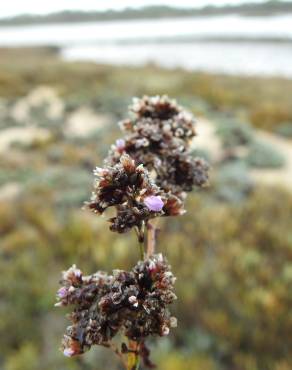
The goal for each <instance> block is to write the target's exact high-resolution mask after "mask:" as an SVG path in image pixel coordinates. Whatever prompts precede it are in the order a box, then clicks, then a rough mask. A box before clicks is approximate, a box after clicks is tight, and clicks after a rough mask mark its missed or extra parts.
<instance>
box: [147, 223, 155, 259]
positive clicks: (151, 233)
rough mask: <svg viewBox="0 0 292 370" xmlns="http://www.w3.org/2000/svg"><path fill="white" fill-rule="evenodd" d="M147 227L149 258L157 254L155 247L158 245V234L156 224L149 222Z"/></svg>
mask: <svg viewBox="0 0 292 370" xmlns="http://www.w3.org/2000/svg"><path fill="white" fill-rule="evenodd" d="M146 226H147V251H146V255H147V257H150V256H152V255H153V254H154V253H155V245H156V234H157V228H156V225H155V224H154V222H153V223H152V224H151V223H150V222H149V221H148V222H147V224H146Z"/></svg>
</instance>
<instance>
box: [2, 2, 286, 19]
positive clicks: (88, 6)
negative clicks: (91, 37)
mask: <svg viewBox="0 0 292 370" xmlns="http://www.w3.org/2000/svg"><path fill="white" fill-rule="evenodd" d="M251 1H252V2H264V1H265V0H249V1H244V0H156V1H154V0H49V1H40V0H8V1H7V0H0V18H4V17H10V16H15V15H19V14H46V13H52V12H58V11H62V10H84V11H87V10H106V9H116V10H119V9H123V8H125V7H136V8H137V7H140V6H147V5H160V4H165V5H172V6H186V7H202V6H205V5H210V4H211V5H218V6H220V5H225V4H239V3H244V2H251ZM286 1H287V0H286Z"/></svg>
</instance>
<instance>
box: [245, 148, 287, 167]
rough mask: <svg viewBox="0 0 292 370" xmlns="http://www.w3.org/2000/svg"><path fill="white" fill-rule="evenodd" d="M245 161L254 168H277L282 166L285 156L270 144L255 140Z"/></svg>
mask: <svg viewBox="0 0 292 370" xmlns="http://www.w3.org/2000/svg"><path fill="white" fill-rule="evenodd" d="M246 162H247V163H248V164H249V165H250V166H252V167H256V168H279V167H282V166H284V164H285V158H284V157H283V155H282V154H281V153H280V152H278V151H277V149H275V148H273V147H272V146H271V145H269V144H266V143H263V142H260V141H256V142H255V143H253V144H252V146H251V147H250V150H249V153H248V155H247V157H246Z"/></svg>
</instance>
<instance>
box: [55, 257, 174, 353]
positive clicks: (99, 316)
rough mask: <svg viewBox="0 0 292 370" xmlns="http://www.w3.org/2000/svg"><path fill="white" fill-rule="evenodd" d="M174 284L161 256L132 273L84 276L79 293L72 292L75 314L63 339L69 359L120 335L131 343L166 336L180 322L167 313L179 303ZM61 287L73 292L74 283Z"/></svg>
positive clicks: (122, 272)
mask: <svg viewBox="0 0 292 370" xmlns="http://www.w3.org/2000/svg"><path fill="white" fill-rule="evenodd" d="M174 282H175V278H174V276H173V274H172V272H171V270H170V266H169V265H168V264H167V261H166V260H165V258H163V257H162V255H153V256H151V257H150V258H149V259H147V260H146V261H139V262H138V263H137V264H136V266H134V268H133V269H132V270H131V271H122V270H116V271H114V272H113V274H112V275H107V274H105V273H104V272H100V271H98V272H97V273H95V274H93V275H90V276H82V281H81V283H80V286H79V288H77V289H74V290H72V291H70V288H69V289H68V292H69V293H68V297H67V303H68V304H69V305H73V307H74V309H73V312H72V313H71V314H70V316H69V317H70V320H71V321H72V324H71V325H70V326H68V328H67V330H66V333H65V335H64V338H63V353H64V355H65V356H68V357H71V356H75V355H77V354H81V353H83V352H85V351H86V350H88V349H89V348H90V347H91V346H92V345H99V344H103V345H104V344H105V343H108V342H109V341H110V340H111V339H112V338H113V337H114V336H115V335H116V334H117V333H119V332H120V333H122V334H124V335H125V336H126V337H128V338H129V339H131V340H137V339H138V338H140V339H144V338H146V337H148V336H150V335H159V336H164V335H167V334H168V333H169V331H170V328H172V327H173V326H174V324H173V323H174V321H175V319H174V318H173V317H172V316H171V315H170V312H169V310H168V306H169V305H170V304H171V303H173V301H174V300H175V299H176V296H175V294H174ZM61 283H62V285H65V286H68V287H70V286H71V285H70V284H71V281H70V280H62V281H61Z"/></svg>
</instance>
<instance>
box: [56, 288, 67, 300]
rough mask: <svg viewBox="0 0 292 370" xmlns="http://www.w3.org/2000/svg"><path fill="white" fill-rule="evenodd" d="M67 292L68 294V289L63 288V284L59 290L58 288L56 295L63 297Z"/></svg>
mask: <svg viewBox="0 0 292 370" xmlns="http://www.w3.org/2000/svg"><path fill="white" fill-rule="evenodd" d="M67 294H68V291H67V288H65V287H64V286H63V287H62V288H60V289H59V290H58V292H57V296H58V297H59V298H61V299H62V298H65V297H66V296H67Z"/></svg>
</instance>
